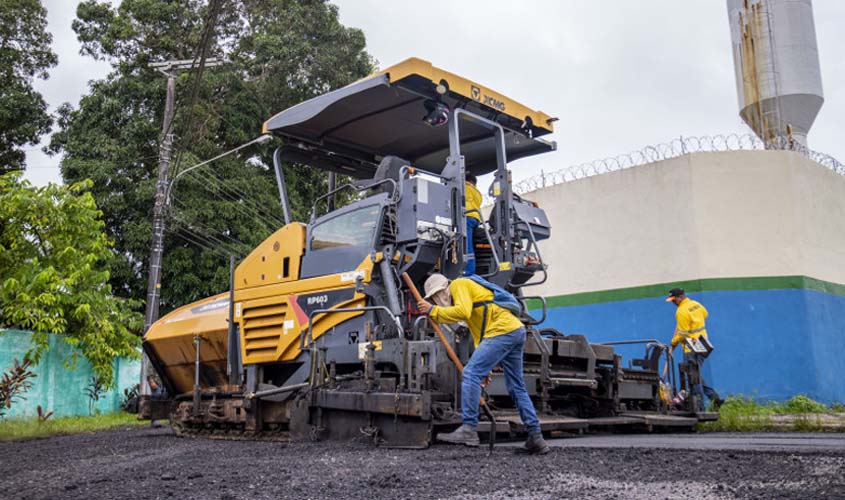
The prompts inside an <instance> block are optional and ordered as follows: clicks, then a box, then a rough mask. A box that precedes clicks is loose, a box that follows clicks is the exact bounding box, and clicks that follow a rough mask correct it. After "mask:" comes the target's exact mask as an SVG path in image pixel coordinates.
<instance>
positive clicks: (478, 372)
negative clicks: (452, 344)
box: [461, 328, 540, 434]
mask: <svg viewBox="0 0 845 500" xmlns="http://www.w3.org/2000/svg"><path fill="white" fill-rule="evenodd" d="M524 347H525V328H518V329H516V330H514V331H512V332H510V333H506V334H504V335H499V336H497V337H491V338H488V339H483V340H482V341H481V343H480V344H478V348H477V349H476V350H475V352H474V353H472V357H471V358H470V360H469V363H467V365H466V366H465V367H464V375H463V380H462V381H461V417H462V420H463V423H464V424H466V425H471V426H473V427H475V426H477V425H478V404H479V403H478V402H479V401H480V399H481V379H483V378H484V377H486V376H487V374H488V373H490V371H491V370H492V369H493V367H495V366H496V365H502V369H504V371H505V386H506V387H507V388H508V394H510V397H511V399H513V402H514V403H516V408H517V410H519V418H520V419H522V423H523V424H524V425H525V429H526V430H528V433H529V434H534V433H536V432H540V421H539V420H538V419H537V412H535V411H534V403H532V402H531V398H530V397H529V396H528V391H527V390H526V389H525V381H524V380H523V379H522V355H523V354H522V351H523V348H524Z"/></svg>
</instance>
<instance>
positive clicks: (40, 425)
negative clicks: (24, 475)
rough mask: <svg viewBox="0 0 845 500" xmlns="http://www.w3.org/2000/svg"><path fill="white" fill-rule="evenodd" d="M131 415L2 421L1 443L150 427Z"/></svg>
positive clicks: (0, 422)
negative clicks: (42, 420) (40, 420)
mask: <svg viewBox="0 0 845 500" xmlns="http://www.w3.org/2000/svg"><path fill="white" fill-rule="evenodd" d="M148 424H149V420H138V416H137V415H135V414H131V413H108V414H104V415H95V416H92V417H58V418H51V419H49V420H47V421H44V422H39V421H38V419H37V418H33V419H8V420H0V441H16V440H21V439H33V438H41V437H48V436H58V435H63V434H80V433H85V432H95V431H103V430H108V429H118V428H128V427H137V426H140V425H148Z"/></svg>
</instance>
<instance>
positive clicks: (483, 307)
mask: <svg viewBox="0 0 845 500" xmlns="http://www.w3.org/2000/svg"><path fill="white" fill-rule="evenodd" d="M494 291H496V294H494ZM494 296H498V297H502V296H507V297H509V299H510V300H511V301H513V303H515V302H516V299H514V298H513V296H512V295H510V294H509V293H508V292H506V291H504V290H503V289H501V288H499V287H497V286H496V285H494V284H492V283H489V282H487V281H485V280H484V279H482V278H480V277H478V276H472V277H467V278H458V279H456V280H454V281H452V282H451V283H450V282H449V280H448V279H447V278H446V277H445V276H443V275H442V274H433V275H431V276H430V277H429V278H428V279H427V280H426V282H425V299H431V300H432V301H433V302H434V303H435V304H436V305H434V306H432V305H431V304H429V303H428V302H427V301H426V300H422V301H420V302H419V304H418V307H419V309H420V311H422V312H424V313H426V314H428V315H429V317H430V318H431V319H432V320H434V321H435V322H438V323H447V324H448V323H457V322H459V321H463V322H465V323H466V324H467V326H468V327H469V331H470V333H471V334H472V340H473V342H474V344H475V352H474V353H473V354H472V357H471V358H470V360H469V363H467V365H466V367H464V372H463V379H462V381H461V413H462V415H461V417H462V422H463V424H462V425H461V426H460V427H459V428H458V429H457V430H455V431H454V432H451V433H448V434H440V435H438V436H437V439H438V440H439V441H445V442H447V443H455V444H464V445H467V446H478V444H479V439H478V431H477V429H478V407H479V401H480V399H481V381H482V379H484V378H485V377H486V376H487V374H488V373H490V372H491V371H492V370H493V368H494V367H495V366H496V365H501V367H502V369H503V370H504V373H505V385H506V386H507V389H508V394H510V397H511V399H513V401H514V403H515V404H516V407H517V409H518V410H519V418H520V419H522V423H523V424H524V425H525V428H526V429H527V431H528V440H527V441H526V442H525V447H524V448H523V449H522V451H524V452H528V453H535V454H544V453H548V451H549V446H548V445H547V444H546V442H545V441H544V440H543V434H542V433H541V432H540V422H539V420H538V419H537V413H536V412H535V411H534V405H533V403H532V402H531V398H530V397H529V396H528V391H527V390H526V389H525V381H524V380H523V378H522V362H523V348H524V346H525V327H524V326H523V325H522V322H521V321H520V320H519V318H517V316H516V315H515V314H514V313H512V312H511V311H510V310H508V309H506V308H505V307H503V306H501V305H498V304H497V303H496V302H494Z"/></svg>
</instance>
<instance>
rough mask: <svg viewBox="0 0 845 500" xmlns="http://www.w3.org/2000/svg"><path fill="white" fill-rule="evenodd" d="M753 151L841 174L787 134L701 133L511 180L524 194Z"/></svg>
mask: <svg viewBox="0 0 845 500" xmlns="http://www.w3.org/2000/svg"><path fill="white" fill-rule="evenodd" d="M755 150H778V151H793V152H795V153H798V154H800V155H802V156H804V157H806V158H809V159H810V160H812V161H814V162H816V163H818V164H820V165H822V166H824V167H826V168H828V169H830V170H832V171H834V172H836V173H837V174H839V175H845V165H843V164H842V163H841V162H839V161H838V160H837V159H836V158H834V157H832V156H830V155H828V154H825V153H820V152H818V151H814V150H812V149H809V148H808V147H806V146H804V145H802V144H800V143H798V142H796V141H795V140H794V139H791V138H789V137H775V138H773V139H771V140H769V141H768V142H764V141H762V140H761V139H760V138H759V137H757V136H756V135H754V134H728V135H705V136H699V137H677V138H675V139H672V140H671V141H669V142H666V143H661V144H655V145H650V146H646V147H644V148H642V149H640V150H638V151H632V152H630V153H626V154H621V155H617V156H612V157H609V158H603V159H600V160H594V161H591V162H587V163H581V164H578V165H572V166H569V167H566V168H562V169H560V170H556V171H554V172H541V173H540V174H539V175H535V176H533V177H529V178H527V179H523V180H521V181H518V182H516V183H514V185H513V192H515V193H517V194H525V193H529V192H531V191H536V190H538V189H542V188H546V187H549V186H554V185H557V184H563V183H566V182H572V181H576V180H579V179H584V178H587V177H593V176H596V175H602V174H607V173H610V172H616V171H619V170H625V169H628V168H632V167H638V166H642V165H646V164H649V163H654V162H657V161H662V160H669V159H672V158H678V157H680V156H684V155H687V154H690V153H713V152H725V151H755ZM492 202H493V200H492V199H489V198H487V199H485V200H484V204H485V205H492Z"/></svg>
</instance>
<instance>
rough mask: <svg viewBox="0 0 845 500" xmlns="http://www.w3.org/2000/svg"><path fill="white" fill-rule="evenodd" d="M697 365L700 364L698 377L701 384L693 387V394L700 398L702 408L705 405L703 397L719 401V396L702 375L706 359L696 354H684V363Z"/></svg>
mask: <svg viewBox="0 0 845 500" xmlns="http://www.w3.org/2000/svg"><path fill="white" fill-rule="evenodd" d="M693 362H694V363H697V364H698V375H699V377H700V378H701V383H700V384H695V385H694V386H693V387H692V393H693V394H695V395H696V396H698V398H699V401H701V403H702V406H703V403H704V400H703V397H704V396H707V399H709V400H710V401H715V400H717V399H719V394H718V393H717V392H716V390H715V389H713V388H712V387H710V386H709V385H707V382H705V381H704V376H703V375H702V374H701V370H702V368H704V358H703V357H701V355H700V354H696V353H694V352H685V353H684V363H693Z"/></svg>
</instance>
